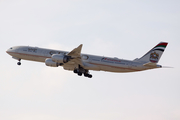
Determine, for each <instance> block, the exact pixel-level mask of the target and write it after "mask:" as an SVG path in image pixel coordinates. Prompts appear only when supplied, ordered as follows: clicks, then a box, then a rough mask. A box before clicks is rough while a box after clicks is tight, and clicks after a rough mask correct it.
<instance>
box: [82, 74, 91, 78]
mask: <svg viewBox="0 0 180 120" xmlns="http://www.w3.org/2000/svg"><path fill="white" fill-rule="evenodd" d="M84 77H88V78H92V75H91V74H87V73H85V74H84Z"/></svg>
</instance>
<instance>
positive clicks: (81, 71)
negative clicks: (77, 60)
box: [73, 66, 92, 78]
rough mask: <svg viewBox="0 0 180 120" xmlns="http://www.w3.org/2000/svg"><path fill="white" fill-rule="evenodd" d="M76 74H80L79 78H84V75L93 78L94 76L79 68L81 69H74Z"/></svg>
mask: <svg viewBox="0 0 180 120" xmlns="http://www.w3.org/2000/svg"><path fill="white" fill-rule="evenodd" d="M73 72H74V73H76V74H78V75H79V76H82V74H84V77H88V78H92V75H91V74H89V71H88V70H86V69H84V68H82V67H81V66H79V68H78V69H77V68H76V69H74V71H73Z"/></svg>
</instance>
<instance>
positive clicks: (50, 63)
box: [45, 58, 58, 67]
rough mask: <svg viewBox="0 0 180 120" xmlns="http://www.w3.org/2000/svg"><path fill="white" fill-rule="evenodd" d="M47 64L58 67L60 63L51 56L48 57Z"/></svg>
mask: <svg viewBox="0 0 180 120" xmlns="http://www.w3.org/2000/svg"><path fill="white" fill-rule="evenodd" d="M45 64H46V65H47V66H51V67H58V63H56V62H54V61H52V59H51V58H47V59H46V60H45Z"/></svg>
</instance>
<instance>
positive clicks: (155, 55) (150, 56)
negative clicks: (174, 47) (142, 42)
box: [136, 42, 168, 63]
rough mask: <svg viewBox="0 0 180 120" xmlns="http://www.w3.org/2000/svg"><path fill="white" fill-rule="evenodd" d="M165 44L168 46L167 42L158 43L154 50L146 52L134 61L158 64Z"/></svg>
mask: <svg viewBox="0 0 180 120" xmlns="http://www.w3.org/2000/svg"><path fill="white" fill-rule="evenodd" d="M167 44H168V43H167V42H160V43H159V44H157V45H156V46H155V47H154V48H152V49H151V50H150V51H149V52H147V53H146V54H145V55H144V56H142V57H141V58H139V59H137V60H136V61H138V62H142V63H148V62H151V63H158V61H159V59H160V58H161V55H162V54H163V52H164V50H165V48H166V46H167Z"/></svg>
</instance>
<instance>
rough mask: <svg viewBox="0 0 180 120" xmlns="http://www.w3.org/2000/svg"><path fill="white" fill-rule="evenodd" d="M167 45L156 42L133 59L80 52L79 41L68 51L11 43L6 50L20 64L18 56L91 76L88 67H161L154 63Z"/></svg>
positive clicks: (120, 70) (117, 69)
mask: <svg viewBox="0 0 180 120" xmlns="http://www.w3.org/2000/svg"><path fill="white" fill-rule="evenodd" d="M167 44H168V43H167V42H160V43H159V44H157V45H156V46H155V47H153V48H152V49H151V50H150V51H149V52H147V53H146V54H145V55H144V56H142V57H141V58H136V59H135V60H124V59H118V58H116V57H114V58H112V57H104V56H96V55H89V54H81V49H82V46H83V45H82V44H81V45H79V46H78V47H77V48H74V49H73V50H72V51H70V52H67V51H61V50H52V49H45V48H39V47H30V46H14V47H11V48H10V49H8V50H7V51H6V52H7V53H8V54H9V55H11V56H12V58H14V59H16V60H18V63H17V64H18V65H21V60H22V59H23V60H30V61H37V62H44V63H45V64H46V65H47V66H50V67H58V66H62V67H63V68H64V69H65V70H70V71H73V72H74V73H76V74H78V75H79V76H82V74H84V76H85V77H88V78H92V75H91V74H90V73H89V70H94V71H108V72H117V73H125V72H137V71H143V70H148V69H155V68H161V67H162V66H161V65H158V64H157V63H158V61H159V59H160V58H161V55H162V54H163V52H164V50H165V48H166V46H167Z"/></svg>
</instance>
